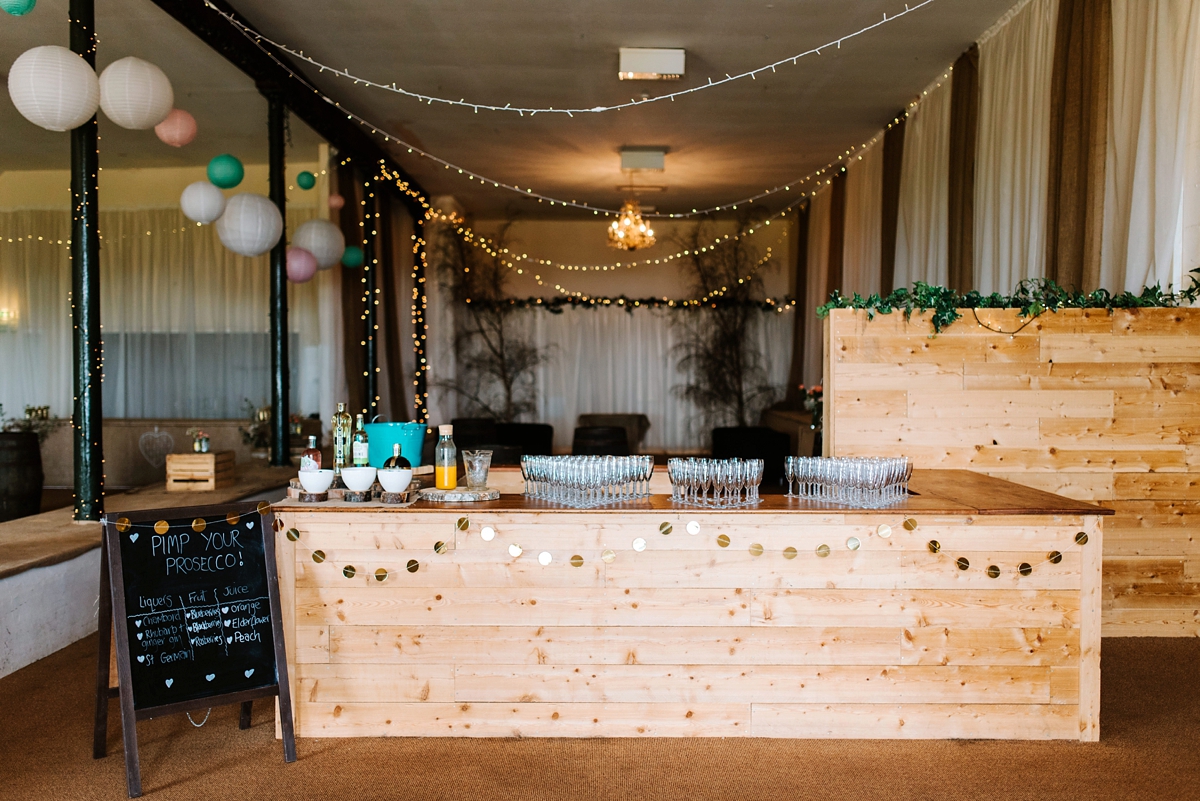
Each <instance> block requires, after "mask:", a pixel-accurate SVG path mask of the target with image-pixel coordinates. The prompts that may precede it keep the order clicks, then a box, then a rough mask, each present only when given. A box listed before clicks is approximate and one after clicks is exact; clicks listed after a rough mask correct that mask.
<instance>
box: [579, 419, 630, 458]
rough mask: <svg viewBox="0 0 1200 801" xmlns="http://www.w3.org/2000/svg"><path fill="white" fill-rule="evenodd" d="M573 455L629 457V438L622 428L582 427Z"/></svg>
mask: <svg viewBox="0 0 1200 801" xmlns="http://www.w3.org/2000/svg"><path fill="white" fill-rule="evenodd" d="M571 453H573V454H575V455H577V456H580V455H582V456H628V455H629V436H628V435H627V434H626V433H625V429H624V428H622V427H620V426H580V427H579V428H577V429H575V442H574V444H573V445H572V446H571Z"/></svg>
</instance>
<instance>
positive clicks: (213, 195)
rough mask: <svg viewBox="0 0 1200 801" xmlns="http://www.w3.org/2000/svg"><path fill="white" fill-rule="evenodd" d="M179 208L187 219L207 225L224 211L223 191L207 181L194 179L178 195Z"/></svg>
mask: <svg viewBox="0 0 1200 801" xmlns="http://www.w3.org/2000/svg"><path fill="white" fill-rule="evenodd" d="M179 208H180V209H182V210H183V216H184V217H187V218H188V219H189V220H193V221H195V222H198V223H203V224H204V225H208V224H209V223H210V222H213V221H214V220H217V219H220V217H221V215H222V214H223V213H224V212H225V193H224V192H222V191H221V190H220V189H218V188H217V187H216V186H214V185H213V184H211V183H209V182H208V181H196V183H194V184H188V185H187V188H186V189H184V190H183V194H182V195H180V196H179Z"/></svg>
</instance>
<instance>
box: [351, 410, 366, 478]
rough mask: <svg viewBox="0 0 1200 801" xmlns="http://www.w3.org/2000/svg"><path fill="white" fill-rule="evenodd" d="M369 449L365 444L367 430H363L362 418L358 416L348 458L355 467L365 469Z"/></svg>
mask: <svg viewBox="0 0 1200 801" xmlns="http://www.w3.org/2000/svg"><path fill="white" fill-rule="evenodd" d="M370 454H371V452H370V448H369V445H368V444H367V430H366V429H365V428H363V416H362V415H361V414H360V415H358V417H357V419H356V420H355V423H354V439H353V442H352V444H351V453H350V458H351V459H353V460H354V466H355V467H367V466H368V465H369V464H370Z"/></svg>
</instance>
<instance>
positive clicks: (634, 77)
mask: <svg viewBox="0 0 1200 801" xmlns="http://www.w3.org/2000/svg"><path fill="white" fill-rule="evenodd" d="M684 56H685V51H684V50H683V49H667V48H661V47H622V48H621V64H620V66H619V67H618V68H617V77H618V78H620V79H621V80H622V81H677V80H679V79H680V78H682V77H683V65H684Z"/></svg>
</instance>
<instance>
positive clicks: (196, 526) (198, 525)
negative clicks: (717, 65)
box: [192, 517, 204, 534]
mask: <svg viewBox="0 0 1200 801" xmlns="http://www.w3.org/2000/svg"><path fill="white" fill-rule="evenodd" d="M192 531H194V532H196V533H197V534H199V533H200V532H201V531H204V518H203V517H197V518H196V519H195V520H193V521H192Z"/></svg>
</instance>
